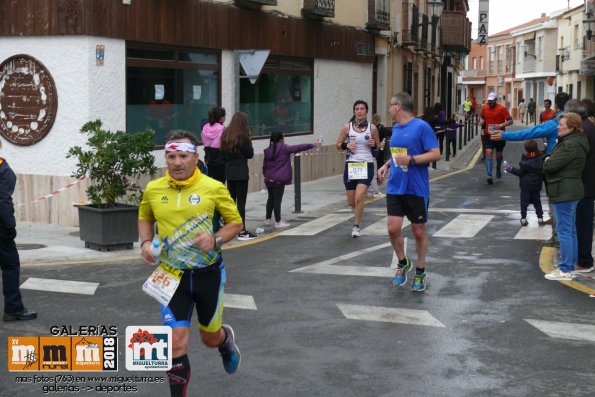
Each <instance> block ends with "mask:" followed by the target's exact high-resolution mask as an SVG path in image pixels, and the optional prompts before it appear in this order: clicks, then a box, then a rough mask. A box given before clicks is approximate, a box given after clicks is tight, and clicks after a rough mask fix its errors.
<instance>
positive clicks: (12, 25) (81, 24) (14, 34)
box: [0, 0, 471, 225]
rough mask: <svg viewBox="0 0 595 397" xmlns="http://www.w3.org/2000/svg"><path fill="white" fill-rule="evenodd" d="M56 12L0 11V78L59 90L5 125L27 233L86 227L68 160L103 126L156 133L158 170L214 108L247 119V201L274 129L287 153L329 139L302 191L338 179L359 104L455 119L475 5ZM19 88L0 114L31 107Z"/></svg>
mask: <svg viewBox="0 0 595 397" xmlns="http://www.w3.org/2000/svg"><path fill="white" fill-rule="evenodd" d="M62 4H63V2H48V1H46V0H28V1H27V2H7V4H3V8H2V12H1V13H0V67H1V68H2V70H0V73H4V74H5V75H9V74H11V73H13V71H14V70H24V69H22V67H25V69H27V71H28V72H27V73H29V74H28V76H29V79H31V80H32V81H33V84H34V85H35V84H37V83H35V81H34V77H32V76H33V74H34V73H33V71H34V70H37V71H38V70H43V76H44V80H43V81H42V83H43V84H45V85H47V87H48V89H49V88H51V90H50V91H48V92H47V93H46V92H41V93H38V92H36V95H38V96H40V97H46V96H47V97H48V98H49V99H50V100H49V102H48V103H50V104H51V105H52V106H50V107H48V108H47V109H41V110H43V112H41V110H40V109H35V111H36V112H37V111H39V113H36V114H35V115H32V114H26V115H24V116H23V117H21V116H22V113H21V112H10V114H9V116H10V118H11V120H7V119H0V139H2V140H3V148H2V152H1V154H2V156H3V157H6V158H7V159H8V160H9V162H10V164H11V166H12V167H13V169H14V170H15V172H16V173H17V175H18V184H17V189H16V192H15V197H14V200H15V202H16V203H18V204H22V205H20V206H19V207H17V217H18V219H19V221H31V222H41V223H59V224H65V225H76V224H77V223H78V216H77V212H76V210H75V209H74V208H73V205H72V203H73V202H79V201H81V200H83V201H84V200H85V199H86V196H85V192H84V191H85V188H86V186H87V185H88V183H89V181H88V180H84V181H82V182H80V183H78V184H76V185H74V186H72V187H70V188H69V189H67V190H62V189H61V188H62V187H64V186H66V185H69V184H70V183H71V182H72V181H73V178H72V176H71V175H72V174H73V172H74V170H75V169H76V164H75V161H74V159H72V158H66V152H67V151H68V148H69V147H71V146H75V145H84V142H85V138H84V136H83V135H82V134H79V133H78V130H79V129H80V127H81V126H82V125H83V124H84V123H85V122H87V121H89V120H95V119H101V120H102V121H103V125H104V127H105V128H107V129H110V130H123V131H129V132H134V131H139V130H144V129H146V128H152V129H154V130H155V131H156V136H155V145H156V151H155V156H156V162H157V165H158V166H159V167H161V168H163V167H164V160H163V153H162V151H161V147H162V144H163V137H164V135H165V134H166V133H167V131H169V130H171V129H175V128H184V129H188V130H190V131H192V132H194V133H196V134H197V135H198V136H199V135H200V131H201V121H202V120H204V119H205V118H206V115H207V113H208V110H209V109H210V108H211V107H212V106H214V105H220V106H223V107H225V108H226V110H227V114H228V115H231V114H233V113H234V112H236V111H244V112H247V113H248V114H249V120H250V126H251V129H252V132H253V144H254V149H255V153H256V155H255V157H254V159H252V160H250V163H249V166H250V171H251V176H250V185H249V189H250V190H251V191H255V190H260V189H262V187H263V180H262V176H261V175H260V174H261V172H260V170H261V168H262V151H263V149H264V148H266V147H267V146H268V137H269V135H270V133H271V132H272V131H275V130H279V131H281V132H283V133H284V134H285V135H286V137H287V140H288V142H290V143H292V144H296V143H305V142H313V141H314V139H315V138H316V137H318V136H322V137H323V140H324V142H325V145H326V147H325V148H323V150H321V153H320V155H316V156H304V158H303V159H302V180H304V181H305V180H310V179H316V178H321V177H325V176H329V175H336V174H339V173H340V172H342V161H343V155H342V153H338V152H337V151H336V150H335V149H334V141H335V140H336V137H337V135H338V132H339V130H340V128H341V126H342V125H343V124H344V123H345V122H346V121H347V120H348V119H349V118H350V116H351V114H352V105H353V101H354V100H356V99H363V100H366V101H367V102H368V103H369V104H370V106H371V109H370V117H371V114H372V113H374V112H378V113H380V114H381V115H382V116H383V119H384V122H385V124H387V125H390V120H388V113H387V108H388V106H387V105H388V103H389V100H390V97H391V96H392V94H394V93H395V92H399V91H407V92H409V93H411V95H412V96H413V98H414V101H415V106H416V112H418V113H422V112H423V109H424V108H425V107H426V106H429V105H433V104H434V103H436V102H440V103H442V104H443V107H444V108H445V110H446V111H447V113H449V114H450V113H451V112H452V111H454V110H455V108H456V105H455V102H456V101H455V88H456V81H457V73H458V71H459V70H461V69H462V62H461V60H462V58H463V56H464V54H466V53H467V52H468V51H469V49H470V47H471V44H470V43H471V39H470V37H471V35H470V32H471V26H470V22H469V20H468V19H467V16H466V14H467V11H468V10H469V5H468V1H467V0H341V1H335V0H300V1H295V0H215V1H211V0H196V1H191V2H180V1H171V0H131V1H126V2H123V1H122V0H104V1H93V2H91V1H72V2H69V4H70V5H69V7H63V6H62ZM254 49H256V50H268V51H269V53H268V55H267V57H266V61H265V63H264V65H263V67H262V69H261V70H260V73H258V75H257V76H254V75H250V76H249V75H247V73H246V71H245V70H244V67H241V66H240V64H241V62H240V58H241V57H242V56H243V55H242V54H250V55H253V51H252V50H254ZM15 65H16V66H15ZM0 77H2V76H0ZM13 80H14V81H11V82H10V84H6V85H2V86H0V106H2V107H3V108H4V109H6V108H8V107H11V108H12V107H14V106H17V107H18V106H20V105H22V104H17V105H14V104H13V103H10V104H9V103H7V102H6V101H7V99H6V98H8V96H6V95H5V96H3V94H2V91H3V90H4V91H6V90H8V89H10V90H11V92H10V95H11V97H12V98H21V99H23V98H25V99H23V100H22V101H21V102H22V103H23V104H24V103H26V102H27V101H28V96H29V95H30V93H27V92H20V91H19V90H21V89H22V85H20V84H19V82H18V81H17V80H16V79H13ZM45 85H44V88H45ZM44 103H45V102H44ZM164 104H165V105H166V106H162V105H164ZM23 106H24V105H23ZM23 109H25V106H24V107H23ZM29 110H30V109H29ZM166 113H167V114H166ZM7 114H8V113H7ZM34 116H35V117H41V119H43V121H44V123H43V128H44V130H43V131H40V129H37V124H36V127H35V128H36V130H35V131H34V130H33V129H31V128H28V127H26V125H25V124H26V123H30V120H31V117H34ZM19 117H21V119H19ZM50 119H51V120H50ZM45 121H48V122H47V123H45ZM50 121H51V122H50ZM21 124H22V126H21ZM200 150H201V153H200V154H201V156H202V155H203V153H202V149H200ZM31 159H35V161H31ZM57 190H60V193H59V194H56V195H52V197H51V198H48V199H43V200H40V201H36V200H37V199H38V198H40V197H44V196H47V195H48V194H49V193H52V192H55V191H57Z"/></svg>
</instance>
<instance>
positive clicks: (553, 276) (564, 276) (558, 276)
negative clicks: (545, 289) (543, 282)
mask: <svg viewBox="0 0 595 397" xmlns="http://www.w3.org/2000/svg"><path fill="white" fill-rule="evenodd" d="M544 277H545V278H546V279H548V280H554V281H556V280H557V281H570V280H572V279H573V278H574V274H572V273H570V272H569V273H565V272H563V271H561V270H560V269H556V270H554V271H553V272H551V273H547V274H546V275H545V276H544Z"/></svg>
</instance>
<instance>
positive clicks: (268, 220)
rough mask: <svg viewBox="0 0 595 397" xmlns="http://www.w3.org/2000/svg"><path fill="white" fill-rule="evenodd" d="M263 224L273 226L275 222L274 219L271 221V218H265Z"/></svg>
mask: <svg viewBox="0 0 595 397" xmlns="http://www.w3.org/2000/svg"><path fill="white" fill-rule="evenodd" d="M262 224H263V225H265V226H271V225H272V224H273V221H271V220H270V219H265V220H264V222H262Z"/></svg>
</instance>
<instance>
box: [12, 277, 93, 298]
mask: <svg viewBox="0 0 595 397" xmlns="http://www.w3.org/2000/svg"><path fill="white" fill-rule="evenodd" d="M98 286H99V283H88V282H85V281H71V280H55V279H51V278H35V277H31V278H28V279H27V280H26V281H25V282H24V283H23V284H21V289H32V290H36V291H49V292H63V293H67V294H81V295H95V290H96V289H97V287H98Z"/></svg>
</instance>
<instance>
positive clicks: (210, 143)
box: [200, 106, 225, 184]
mask: <svg viewBox="0 0 595 397" xmlns="http://www.w3.org/2000/svg"><path fill="white" fill-rule="evenodd" d="M224 122H225V109H224V108H222V107H219V106H215V107H214V108H212V109H211V110H210V111H209V122H208V123H206V124H205V125H204V127H202V134H201V136H200V137H201V139H202V143H203V145H204V147H205V162H206V164H207V167H208V173H209V176H210V177H211V178H213V179H216V180H218V181H219V182H221V183H223V184H225V161H224V160H223V156H222V154H221V150H219V149H220V147H221V135H222V134H223V129H224V127H223V123H224Z"/></svg>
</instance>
